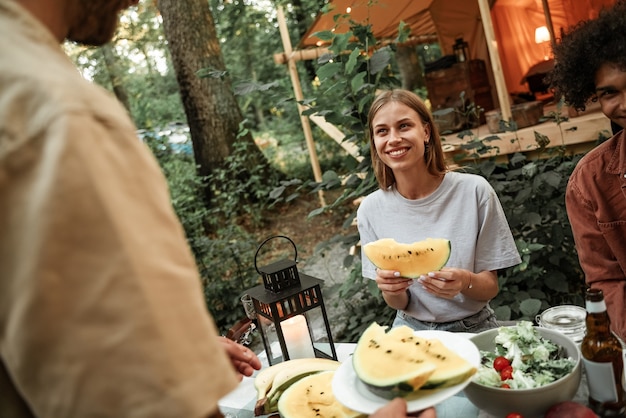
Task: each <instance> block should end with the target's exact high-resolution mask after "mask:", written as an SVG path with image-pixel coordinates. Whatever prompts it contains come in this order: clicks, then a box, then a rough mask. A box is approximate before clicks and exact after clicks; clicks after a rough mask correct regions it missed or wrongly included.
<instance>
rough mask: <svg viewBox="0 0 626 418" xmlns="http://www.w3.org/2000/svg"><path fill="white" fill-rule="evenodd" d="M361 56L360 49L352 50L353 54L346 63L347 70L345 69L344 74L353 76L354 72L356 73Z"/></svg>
mask: <svg viewBox="0 0 626 418" xmlns="http://www.w3.org/2000/svg"><path fill="white" fill-rule="evenodd" d="M360 55H361V49H360V48H354V50H352V52H351V53H350V56H349V57H348V62H346V68H345V69H344V74H346V75H350V74H352V71H354V67H356V64H357V62H358V58H359V56H360Z"/></svg>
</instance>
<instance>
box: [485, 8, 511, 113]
mask: <svg viewBox="0 0 626 418" xmlns="http://www.w3.org/2000/svg"><path fill="white" fill-rule="evenodd" d="M478 7H479V8H480V16H481V18H482V21H483V29H484V30H485V39H486V40H487V48H488V50H489V57H490V61H491V68H492V70H493V78H494V81H495V82H496V91H497V92H498V101H499V102H500V112H501V113H502V120H505V121H510V120H511V101H510V100H509V92H508V91H507V88H506V82H505V81H504V74H503V73H502V63H501V62H500V55H499V54H498V43H497V41H496V35H495V33H494V31H493V22H492V21H491V9H490V8H489V1H488V0H478Z"/></svg>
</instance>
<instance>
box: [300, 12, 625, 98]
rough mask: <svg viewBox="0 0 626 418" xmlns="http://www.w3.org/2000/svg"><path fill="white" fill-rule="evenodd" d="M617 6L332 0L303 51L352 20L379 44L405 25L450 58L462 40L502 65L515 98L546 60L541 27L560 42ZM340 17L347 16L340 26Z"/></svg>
mask: <svg viewBox="0 0 626 418" xmlns="http://www.w3.org/2000/svg"><path fill="white" fill-rule="evenodd" d="M481 3H484V4H485V5H486V4H489V8H490V10H491V13H490V16H487V15H485V13H484V11H481V10H480V6H481ZM613 3H615V0H489V1H488V0H329V5H328V6H329V8H330V9H331V11H330V12H328V13H320V14H319V15H318V16H317V18H316V19H315V21H314V22H313V24H312V25H311V26H310V27H309V29H308V31H307V33H306V34H305V35H304V36H303V37H302V39H301V41H300V43H299V45H298V48H299V49H301V50H302V49H308V48H315V47H320V46H323V42H322V41H321V40H320V39H319V38H317V37H316V36H315V35H314V34H315V33H316V32H320V31H325V30H334V31H335V32H336V33H342V32H345V31H347V30H348V28H349V22H350V20H352V21H356V22H360V23H369V24H370V25H371V26H372V32H373V34H374V36H375V37H376V38H377V39H379V40H385V39H393V38H395V37H396V36H397V34H398V24H399V23H400V22H404V23H405V24H407V25H408V26H410V28H411V35H412V37H414V39H416V40H417V42H419V41H420V38H421V39H432V37H433V36H434V37H435V38H436V39H437V40H438V41H439V44H440V46H441V48H442V51H443V52H444V53H445V54H452V47H453V45H454V42H455V40H456V39H457V38H461V37H462V38H463V39H464V40H465V41H466V42H468V44H469V54H470V58H472V59H482V60H484V61H485V62H488V63H491V66H489V65H488V68H494V66H493V64H494V63H493V62H492V61H493V60H497V61H499V62H497V63H496V66H499V65H500V64H501V72H502V76H503V77H504V83H505V85H506V90H507V91H508V92H509V93H514V92H520V91H523V90H527V89H526V87H525V86H522V85H521V83H522V79H523V78H524V75H525V74H526V72H527V71H528V69H529V68H531V67H532V66H533V65H535V64H537V63H538V62H539V61H541V60H543V59H544V52H545V49H544V47H543V46H542V45H537V44H536V43H535V29H536V28H537V27H539V26H548V27H549V28H550V29H552V30H551V32H552V34H553V35H556V38H558V37H559V36H560V33H561V30H564V29H567V28H569V27H570V26H572V25H574V24H576V23H577V22H579V21H581V20H585V19H589V18H593V17H595V16H596V15H597V13H598V11H599V10H600V9H601V8H602V7H606V6H609V5H611V4H613ZM481 12H482V13H481ZM337 14H343V15H344V16H343V17H342V18H340V19H338V20H337V21H336V20H335V19H336V15H337ZM489 20H491V21H490V22H489ZM490 30H491V31H493V33H494V35H495V37H494V39H492V40H490V41H491V45H490V44H488V42H487V39H489V37H488V32H489V31H490ZM486 34H487V36H486ZM548 47H549V46H548ZM494 55H497V57H496V56H494ZM497 76H498V75H496V77H497ZM492 79H493V74H492ZM496 81H497V80H496ZM495 87H496V88H497V87H498V86H495Z"/></svg>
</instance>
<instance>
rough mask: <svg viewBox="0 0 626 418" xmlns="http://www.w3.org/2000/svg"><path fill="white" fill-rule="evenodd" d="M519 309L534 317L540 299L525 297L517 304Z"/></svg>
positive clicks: (538, 307) (539, 305)
mask: <svg viewBox="0 0 626 418" xmlns="http://www.w3.org/2000/svg"><path fill="white" fill-rule="evenodd" d="M519 309H520V311H521V312H522V313H523V314H524V315H526V316H529V317H531V318H532V317H534V316H535V315H537V314H538V313H539V310H540V309H541V301H540V300H539V299H526V300H523V301H522V302H521V303H520V304H519Z"/></svg>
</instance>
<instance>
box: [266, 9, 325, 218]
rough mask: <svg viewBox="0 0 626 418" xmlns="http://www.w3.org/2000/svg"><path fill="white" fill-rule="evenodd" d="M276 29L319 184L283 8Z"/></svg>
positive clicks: (316, 159) (315, 158)
mask: <svg viewBox="0 0 626 418" xmlns="http://www.w3.org/2000/svg"><path fill="white" fill-rule="evenodd" d="M277 18H278V28H279V30H280V37H281V39H282V41H283V48H284V49H285V56H286V57H287V68H288V69H289V76H290V77H291V84H292V86H293V92H294V95H295V98H296V105H297V106H298V114H299V115H300V123H301V124H302V130H303V132H304V139H305V140H306V146H307V148H308V150H309V158H310V159H311V167H312V168H313V176H314V178H315V181H316V182H318V183H320V182H321V181H322V169H321V167H320V162H319V159H318V158H317V151H316V150H315V141H313V132H312V131H311V125H310V124H309V119H308V118H307V117H306V116H305V115H303V114H302V112H303V111H304V110H305V108H304V106H302V104H301V102H302V101H303V100H304V94H302V85H301V84H300V77H299V76H298V69H297V68H296V62H295V61H294V60H292V59H291V57H292V52H293V51H292V49H291V39H290V38H289V31H288V30H287V20H286V19H285V13H284V12H283V7H282V6H280V5H279V6H278V8H277ZM318 195H319V199H320V203H321V205H322V206H326V201H325V199H324V192H323V191H321V190H320V191H319V192H318Z"/></svg>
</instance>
